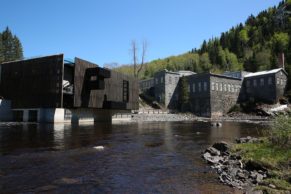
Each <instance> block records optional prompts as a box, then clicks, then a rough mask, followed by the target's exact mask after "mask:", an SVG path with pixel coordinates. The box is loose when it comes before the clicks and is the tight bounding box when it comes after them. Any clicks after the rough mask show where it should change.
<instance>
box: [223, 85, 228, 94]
mask: <svg viewBox="0 0 291 194" xmlns="http://www.w3.org/2000/svg"><path fill="white" fill-rule="evenodd" d="M223 87H224V91H225V92H226V91H227V88H226V84H223Z"/></svg>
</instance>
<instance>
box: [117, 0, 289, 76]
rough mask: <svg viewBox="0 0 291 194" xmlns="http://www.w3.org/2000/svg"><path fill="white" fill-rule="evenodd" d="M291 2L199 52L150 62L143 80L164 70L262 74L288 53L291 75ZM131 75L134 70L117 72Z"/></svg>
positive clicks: (206, 43)
mask: <svg viewBox="0 0 291 194" xmlns="http://www.w3.org/2000/svg"><path fill="white" fill-rule="evenodd" d="M290 51H291V0H287V1H286V0H285V1H282V2H281V3H280V4H279V5H278V6H276V7H271V8H269V9H267V10H265V11H262V12H260V13H259V14H258V15H257V16H253V15H251V16H249V17H248V18H247V20H246V22H245V23H244V24H242V23H241V24H238V25H237V26H235V27H232V28H231V29H230V30H228V31H227V32H223V33H222V34H221V36H220V37H217V38H213V39H210V40H208V41H203V43H202V45H201V47H200V48H199V49H196V48H193V49H192V50H191V51H189V52H187V53H185V54H182V55H178V56H171V57H168V58H165V59H158V60H154V61H151V62H149V63H148V64H147V67H146V68H145V69H144V71H143V72H142V73H141V74H140V78H147V77H152V76H153V74H154V73H155V72H157V71H159V70H161V69H165V68H166V69H168V70H172V71H176V70H192V71H195V72H208V71H210V72H215V73H219V72H223V71H232V70H246V71H259V70H265V69H271V68H276V67H277V64H278V55H279V54H280V53H282V52H283V53H285V59H286V61H285V62H286V63H285V64H286V70H287V71H288V72H289V75H291V53H290ZM118 70H119V71H122V72H124V73H129V74H130V73H131V71H132V68H131V66H122V67H119V68H118Z"/></svg>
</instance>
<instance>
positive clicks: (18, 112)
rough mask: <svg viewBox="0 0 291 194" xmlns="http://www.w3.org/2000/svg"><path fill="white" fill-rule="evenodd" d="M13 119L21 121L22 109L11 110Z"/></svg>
mask: <svg viewBox="0 0 291 194" xmlns="http://www.w3.org/2000/svg"><path fill="white" fill-rule="evenodd" d="M13 120H14V121H17V122H22V121H23V111H22V110H14V111H13Z"/></svg>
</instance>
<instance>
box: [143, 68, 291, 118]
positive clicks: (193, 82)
mask: <svg viewBox="0 0 291 194" xmlns="http://www.w3.org/2000/svg"><path fill="white" fill-rule="evenodd" d="M186 72H187V73H185V74H182V73H179V72H171V71H168V70H162V71H160V72H157V73H156V74H155V75H154V77H153V78H151V79H147V80H145V81H143V80H141V81H140V92H141V93H148V91H149V90H150V91H151V93H152V96H153V98H154V99H155V100H156V101H157V102H159V103H161V104H163V105H164V106H165V107H166V108H168V109H170V110H175V109H178V108H179V104H180V93H179V91H180V90H179V85H180V81H181V79H180V78H181V77H183V76H184V77H185V78H186V80H187V85H188V93H189V107H188V110H189V111H191V112H192V113H194V114H196V115H198V116H206V117H219V116H222V115H224V114H226V113H227V112H228V111H229V110H230V108H231V107H232V106H234V105H235V104H237V103H242V102H246V101H260V102H265V103H276V102H277V101H278V100H279V98H280V97H282V96H283V95H284V92H285V90H286V85H287V73H286V71H285V70H284V69H283V68H278V69H273V70H269V71H260V72H255V73H251V72H246V71H236V72H224V73H223V74H213V73H197V74H196V73H194V72H189V71H186ZM148 83H150V84H148ZM145 85H146V87H145ZM151 93H149V94H151Z"/></svg>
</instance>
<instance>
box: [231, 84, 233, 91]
mask: <svg viewBox="0 0 291 194" xmlns="http://www.w3.org/2000/svg"><path fill="white" fill-rule="evenodd" d="M231 92H234V85H232V84H231Z"/></svg>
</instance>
